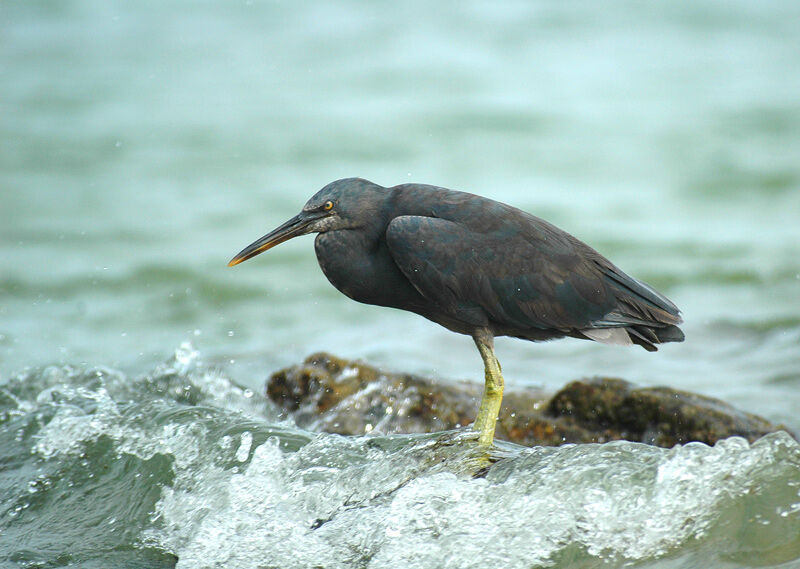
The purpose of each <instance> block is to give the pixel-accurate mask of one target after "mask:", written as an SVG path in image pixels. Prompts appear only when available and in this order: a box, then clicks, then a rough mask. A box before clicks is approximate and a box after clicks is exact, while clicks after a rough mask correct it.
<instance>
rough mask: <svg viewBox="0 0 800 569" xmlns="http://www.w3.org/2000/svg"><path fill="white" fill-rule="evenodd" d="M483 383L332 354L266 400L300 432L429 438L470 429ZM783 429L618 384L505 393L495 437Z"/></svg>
mask: <svg viewBox="0 0 800 569" xmlns="http://www.w3.org/2000/svg"><path fill="white" fill-rule="evenodd" d="M482 391H483V386H482V385H477V384H474V383H467V382H459V383H451V382H434V381H431V380H429V379H426V378H423V377H420V376H416V375H411V374H398V373H388V372H383V371H380V370H378V369H376V368H374V367H372V366H369V365H367V364H364V363H361V362H354V361H348V360H343V359H340V358H337V357H335V356H332V355H330V354H325V353H319V354H314V355H312V356H309V357H308V358H307V359H306V360H305V361H304V362H303V363H302V364H300V365H296V366H292V367H289V368H286V369H283V370H280V371H277V372H275V373H274V374H272V376H271V377H270V378H269V381H268V383H267V395H268V397H269V398H270V399H271V400H272V401H273V402H275V403H276V404H277V405H278V406H279V407H280V408H281V409H283V410H284V411H285V412H286V414H287V415H291V416H292V417H293V419H294V420H295V422H296V423H297V424H298V426H300V427H303V428H306V429H309V430H318V431H325V432H331V433H339V434H345V435H349V434H364V433H369V432H371V431H375V432H381V433H386V434H393V433H427V432H436V431H444V430H449V429H454V428H457V427H461V426H466V425H468V424H470V423H471V422H472V421H473V419H474V417H475V413H476V412H477V409H478V403H479V401H480V397H481V394H482ZM780 429H784V430H785V427H782V426H780V425H773V424H771V423H770V422H768V421H767V420H765V419H763V418H761V417H758V416H756V415H752V414H749V413H744V412H742V411H739V410H737V409H735V408H733V407H731V406H730V405H728V404H727V403H724V402H722V401H720V400H717V399H712V398H710V397H704V396H702V395H697V394H694V393H689V392H685V391H679V390H675V389H670V388H666V387H661V388H636V387H635V386H633V385H631V384H630V383H628V382H626V381H623V380H621V379H609V378H595V379H590V380H582V381H574V382H572V383H570V384H568V385H567V386H565V387H564V388H563V389H562V390H560V391H559V392H558V393H556V394H555V395H553V396H549V395H548V394H547V393H544V392H543V391H541V390H537V389H532V388H525V389H517V390H507V391H506V394H505V397H504V398H503V407H502V409H501V411H500V418H499V420H498V423H497V430H496V436H497V438H499V439H503V440H507V441H511V442H514V443H517V444H522V445H526V446H533V445H560V444H564V443H588V442H606V441H610V440H618V439H625V440H631V441H639V442H644V443H649V444H654V445H658V446H664V447H671V446H674V445H675V444H678V443H686V442H689V441H701V442H705V443H707V444H714V443H715V442H716V441H717V440H719V439H721V438H726V437H729V436H733V435H739V436H743V437H745V438H747V439H748V440H750V441H753V440H755V439H757V438H759V437H761V436H763V435H764V434H766V433H769V432H773V431H776V430H780Z"/></svg>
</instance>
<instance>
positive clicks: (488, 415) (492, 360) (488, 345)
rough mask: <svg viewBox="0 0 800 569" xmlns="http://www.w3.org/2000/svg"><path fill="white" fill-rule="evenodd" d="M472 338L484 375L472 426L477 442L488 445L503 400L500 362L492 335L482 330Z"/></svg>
mask: <svg viewBox="0 0 800 569" xmlns="http://www.w3.org/2000/svg"><path fill="white" fill-rule="evenodd" d="M472 339H473V340H475V345H476V346H478V351H479V352H480V353H481V358H482V359H483V367H484V371H485V376H486V385H485V387H484V389H483V398H482V399H481V406H480V408H479V409H478V416H477V417H476V418H475V423H474V424H473V426H472V428H473V430H475V431H477V432H478V443H479V444H481V445H486V446H490V445H491V444H492V442H493V441H494V426H495V423H497V415H498V414H499V413H500V403H501V402H502V401H503V372H502V370H501V369H500V362H498V361H497V357H495V355H494V336H492V335H491V334H490V333H489V332H485V331H482V332H479V333H476V334H475V335H474V336H473V337H472Z"/></svg>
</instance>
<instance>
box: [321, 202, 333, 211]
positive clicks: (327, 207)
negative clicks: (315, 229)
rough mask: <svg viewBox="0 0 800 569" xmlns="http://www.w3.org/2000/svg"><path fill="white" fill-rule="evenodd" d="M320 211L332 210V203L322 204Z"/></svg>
mask: <svg viewBox="0 0 800 569" xmlns="http://www.w3.org/2000/svg"><path fill="white" fill-rule="evenodd" d="M322 209H324V210H325V211H330V210H332V209H333V202H332V201H330V200H328V201H326V202H325V203H324V204H322Z"/></svg>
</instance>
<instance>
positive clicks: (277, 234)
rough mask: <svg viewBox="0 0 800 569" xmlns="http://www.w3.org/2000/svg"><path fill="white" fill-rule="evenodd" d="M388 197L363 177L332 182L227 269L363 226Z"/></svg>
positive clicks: (243, 250) (381, 189)
mask: <svg viewBox="0 0 800 569" xmlns="http://www.w3.org/2000/svg"><path fill="white" fill-rule="evenodd" d="M385 197H386V189H385V188H383V187H381V186H379V185H377V184H373V183H372V182H370V181H368V180H364V179H362V178H345V179H343V180H336V181H335V182H331V183H330V184H328V185H327V186H325V187H324V188H322V189H321V190H320V191H318V192H317V193H316V194H314V195H313V196H312V197H311V199H309V200H308V201H307V202H306V205H304V206H303V209H302V211H301V212H300V213H298V214H297V215H295V216H294V217H293V218H292V219H290V220H289V221H287V222H286V223H284V224H283V225H281V226H279V227H277V228H275V229H274V230H272V231H270V232H269V233H267V234H266V235H264V236H263V237H262V238H261V239H258V240H257V241H254V242H253V243H251V244H250V245H248V246H247V247H245V248H244V249H242V250H241V251H240V252H239V253H238V254H237V255H236V256H235V257H234V258H233V259H231V261H230V262H229V263H228V266H229V267H232V266H234V265H238V264H239V263H241V262H242V261H246V260H247V259H250V258H251V257H255V256H256V255H258V254H259V253H263V252H264V251H266V250H268V249H271V248H273V247H275V245H280V244H281V243H283V242H284V241H288V240H289V239H291V238H293V237H299V236H300V235H306V234H308V233H323V232H325V231H335V230H339V229H354V228H358V227H363V226H365V225H366V223H367V222H368V221H370V220H372V219H374V217H375V215H376V214H377V213H378V212H379V211H380V209H381V205H382V203H383V201H384V200H385Z"/></svg>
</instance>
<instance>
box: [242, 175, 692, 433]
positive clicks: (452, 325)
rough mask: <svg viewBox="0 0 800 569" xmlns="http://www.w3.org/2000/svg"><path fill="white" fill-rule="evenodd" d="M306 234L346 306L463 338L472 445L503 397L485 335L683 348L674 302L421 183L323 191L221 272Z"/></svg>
mask: <svg viewBox="0 0 800 569" xmlns="http://www.w3.org/2000/svg"><path fill="white" fill-rule="evenodd" d="M309 233H316V234H317V236H316V238H315V241H314V250H315V252H316V255H317V261H318V262H319V266H320V267H321V269H322V272H323V273H324V274H325V276H326V277H327V279H328V280H329V281H330V283H331V284H332V285H333V286H334V287H336V288H337V289H338V290H339V291H340V292H342V293H343V294H345V295H346V296H348V297H350V298H351V299H353V300H356V301H358V302H362V303H365V304H372V305H377V306H385V307H390V308H397V309H400V310H406V311H409V312H413V313H416V314H419V315H420V316H424V317H425V318H427V319H428V320H431V321H433V322H436V323H437V324H440V325H441V326H444V327H445V328H447V329H448V330H451V331H453V332H457V333H459V334H465V335H468V336H471V337H472V339H473V341H474V342H475V345H476V346H477V348H478V351H479V353H480V356H481V359H482V360H483V365H484V377H485V384H484V391H483V396H482V398H481V402H480V406H479V408H478V413H477V416H476V418H475V421H474V423H473V425H472V428H473V429H474V430H475V431H477V436H478V442H479V444H481V445H489V446H490V445H491V444H492V443H493V441H494V431H495V424H496V421H497V418H498V415H499V412H500V404H501V401H502V398H503V386H504V380H503V374H502V370H501V367H500V362H499V361H498V359H497V356H496V355H495V350H494V338H495V337H497V336H510V337H514V338H521V339H523V340H530V341H534V342H536V341H543V340H550V339H555V338H563V337H572V338H579V339H582V340H593V341H595V342H600V343H603V344H615V345H633V344H635V345H638V346H641V347H642V348H644V349H645V350H648V351H656V350H657V345H658V344H663V343H666V342H680V341H683V339H684V335H683V332H682V331H681V329H680V328H679V327H678V325H679V324H680V323H681V322H682V319H681V316H680V310H678V308H677V307H676V306H675V304H673V303H672V302H671V301H670V300H669V299H667V298H666V297H665V296H664V295H662V294H661V293H659V292H657V291H656V290H655V289H654V288H653V287H651V286H649V285H647V284H646V283H644V282H642V281H640V280H637V279H635V278H633V277H630V276H628V275H627V274H625V273H624V272H623V271H622V270H620V269H619V268H617V266H616V265H614V264H613V263H612V262H611V261H609V260H608V259H606V258H605V257H604V256H603V255H601V254H600V253H598V252H597V251H595V250H594V249H593V248H591V247H590V246H589V245H586V244H585V243H583V242H582V241H580V240H578V239H577V238H575V237H573V236H572V235H570V234H569V233H567V232H566V231H563V230H561V229H559V228H558V227H556V226H554V225H552V224H551V223H548V222H547V221H545V220H543V219H540V218H538V217H535V216H533V215H531V214H529V213H526V212H524V211H522V210H520V209H517V208H515V207H512V206H510V205H507V204H504V203H501V202H498V201H495V200H492V199H489V198H485V197H481V196H478V195H475V194H470V193H466V192H460V191H455V190H450V189H447V188H443V187H438V186H432V185H427V184H416V183H409V184H401V185H397V186H393V187H388V188H387V187H383V186H380V185H378V184H375V183H373V182H370V181H368V180H365V179H362V178H345V179H341V180H337V181H335V182H331V183H330V184H328V185H326V186H325V187H324V188H322V189H321V190H320V191H318V192H317V193H316V194H314V195H313V196H312V197H311V198H310V199H309V200H308V201H307V202H306V204H305V205H304V206H303V208H302V210H301V211H300V213H298V214H297V215H295V216H294V217H292V218H291V219H290V220H288V221H286V222H285V223H283V224H282V225H280V226H279V227H277V228H276V229H274V230H273V231H271V232H269V233H267V234H266V235H264V236H263V237H261V238H260V239H258V240H257V241H255V242H253V243H251V244H250V245H248V246H247V247H245V248H244V249H242V251H241V252H239V253H238V254H237V255H236V256H235V257H233V259H231V261H230V262H229V263H228V266H234V265H238V264H239V263H241V262H243V261H246V260H247V259H250V258H252V257H255V256H256V255H258V254H260V253H263V252H264V251H267V250H268V249H271V248H272V247H275V246H276V245H279V244H280V243H283V242H285V241H288V240H289V239H293V238H294V237H298V236H301V235H306V234H309Z"/></svg>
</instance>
